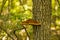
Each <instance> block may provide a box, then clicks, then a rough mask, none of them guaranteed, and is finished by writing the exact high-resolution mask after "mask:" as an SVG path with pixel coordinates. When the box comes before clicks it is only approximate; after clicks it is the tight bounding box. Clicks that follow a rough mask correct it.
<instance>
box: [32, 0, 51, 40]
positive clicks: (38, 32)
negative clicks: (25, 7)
mask: <svg viewBox="0 0 60 40" xmlns="http://www.w3.org/2000/svg"><path fill="white" fill-rule="evenodd" d="M32 1H33V19H34V20H36V21H39V22H40V23H41V26H40V27H38V26H34V27H33V34H34V37H33V40H50V26H51V12H52V11H51V9H52V8H51V0H32Z"/></svg>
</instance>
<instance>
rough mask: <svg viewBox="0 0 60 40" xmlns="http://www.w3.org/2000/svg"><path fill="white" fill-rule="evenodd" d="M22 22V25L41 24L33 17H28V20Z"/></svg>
mask: <svg viewBox="0 0 60 40" xmlns="http://www.w3.org/2000/svg"><path fill="white" fill-rule="evenodd" d="M21 24H22V25H41V24H40V22H38V21H35V20H33V19H28V20H26V21H23V22H22V23H21Z"/></svg>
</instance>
